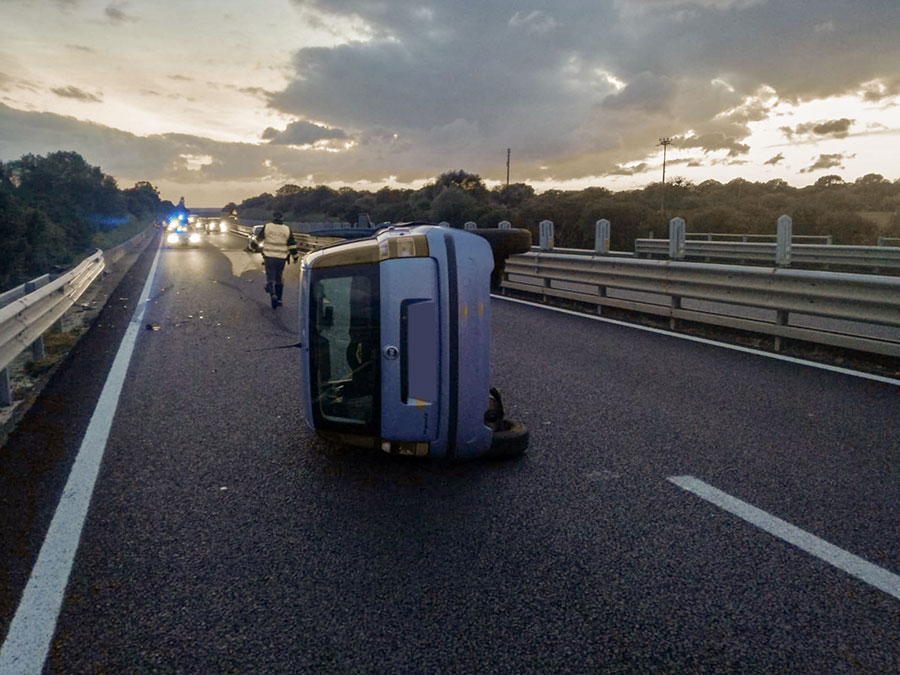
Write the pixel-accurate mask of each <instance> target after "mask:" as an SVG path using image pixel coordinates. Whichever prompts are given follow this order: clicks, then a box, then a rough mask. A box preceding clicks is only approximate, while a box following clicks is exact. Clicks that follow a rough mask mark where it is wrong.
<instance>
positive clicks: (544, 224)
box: [538, 220, 553, 251]
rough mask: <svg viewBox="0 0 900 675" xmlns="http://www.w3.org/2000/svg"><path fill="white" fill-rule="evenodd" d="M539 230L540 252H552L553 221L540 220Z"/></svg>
mask: <svg viewBox="0 0 900 675" xmlns="http://www.w3.org/2000/svg"><path fill="white" fill-rule="evenodd" d="M538 228H539V230H540V244H541V250H542V251H552V250H553V221H552V220H542V221H541V222H540V224H539V225H538Z"/></svg>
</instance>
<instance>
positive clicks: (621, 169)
mask: <svg viewBox="0 0 900 675" xmlns="http://www.w3.org/2000/svg"><path fill="white" fill-rule="evenodd" d="M649 169H650V166H649V165H648V164H647V162H641V163H639V164H636V165H634V166H617V167H616V168H614V169H611V170H609V171H607V172H606V175H607V176H634V175H635V174H639V173H646V172H647V171H648V170H649Z"/></svg>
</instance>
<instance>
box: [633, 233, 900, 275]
mask: <svg viewBox="0 0 900 675" xmlns="http://www.w3.org/2000/svg"><path fill="white" fill-rule="evenodd" d="M684 248H685V251H684V256H685V258H699V259H705V260H746V261H754V262H768V263H772V264H775V252H776V244H775V243H774V242H740V241H729V242H721V241H690V240H689V241H685V245H684ZM634 252H635V255H637V256H639V257H641V256H644V257H662V258H668V256H669V240H668V239H637V240H635V242H634ZM791 262H792V263H802V264H811V265H834V266H843V267H857V268H871V269H884V270H900V246H836V245H815V244H793V245H792V246H791Z"/></svg>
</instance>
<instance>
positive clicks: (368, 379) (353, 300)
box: [309, 264, 381, 434]
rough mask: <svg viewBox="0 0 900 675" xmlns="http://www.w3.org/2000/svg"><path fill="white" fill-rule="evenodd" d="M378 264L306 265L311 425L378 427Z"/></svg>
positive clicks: (367, 429)
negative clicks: (308, 269)
mask: <svg viewBox="0 0 900 675" xmlns="http://www.w3.org/2000/svg"><path fill="white" fill-rule="evenodd" d="M378 280H379V277H378V265H377V264H370V265H355V266H351V267H341V268H337V269H333V270H329V269H327V268H326V269H323V270H315V269H314V270H312V277H311V279H310V297H311V299H312V302H310V313H311V316H310V317H309V326H310V345H309V347H310V384H311V389H312V392H311V393H312V401H313V415H314V417H315V423H316V425H317V426H321V427H324V428H332V429H341V430H346V431H351V432H356V433H360V432H366V433H373V434H377V432H378V431H379V429H380V422H381V419H380V415H381V407H380V389H381V385H380V382H381V380H380V361H381V359H380V352H381V333H380V321H379V313H380V302H379V283H378Z"/></svg>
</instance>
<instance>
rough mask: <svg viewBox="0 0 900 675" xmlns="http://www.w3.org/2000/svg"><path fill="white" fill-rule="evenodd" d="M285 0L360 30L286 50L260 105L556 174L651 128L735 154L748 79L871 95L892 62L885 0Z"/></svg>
mask: <svg viewBox="0 0 900 675" xmlns="http://www.w3.org/2000/svg"><path fill="white" fill-rule="evenodd" d="M293 2H294V4H295V5H296V6H297V7H298V8H300V10H301V11H302V12H304V16H305V17H309V16H310V15H311V13H312V15H313V16H315V17H317V18H318V20H319V21H321V22H322V23H323V24H326V23H328V22H329V21H330V22H332V23H333V22H334V21H335V19H346V20H353V21H356V22H362V23H364V24H365V25H366V27H367V30H366V37H367V38H368V37H371V38H372V39H369V40H368V41H366V42H362V41H360V42H350V43H345V44H341V45H339V46H336V47H332V48H310V49H300V50H299V51H297V52H296V53H295V55H294V59H293V68H294V76H293V78H292V81H291V82H290V83H289V84H288V86H287V87H285V89H284V90H282V91H280V92H277V93H275V94H273V95H272V97H271V98H270V102H271V105H272V107H274V108H276V109H277V110H279V111H281V112H283V113H287V114H291V115H295V116H297V117H300V118H306V119H315V120H322V121H323V122H324V123H327V124H329V125H334V126H337V127H340V128H342V129H346V130H347V132H348V133H349V134H351V135H353V136H354V137H358V138H360V139H363V138H365V137H367V136H368V135H369V134H370V133H371V132H372V131H373V130H375V129H380V130H383V131H388V132H393V133H396V134H398V136H399V137H400V139H401V143H402V142H403V141H406V142H409V143H411V144H414V145H416V144H417V145H419V146H420V147H422V145H423V144H424V143H426V142H433V141H435V140H436V139H438V138H442V139H445V140H446V143H447V144H446V145H444V146H441V147H434V148H432V150H433V152H434V154H435V155H436V156H441V157H444V158H445V165H447V164H446V161H450V163H451V164H454V165H455V164H459V163H460V162H462V163H463V165H465V166H467V167H472V168H473V169H474V168H477V167H476V165H479V166H481V165H488V164H490V165H494V164H496V162H495V160H494V158H493V154H494V153H495V152H496V150H495V148H496V147H499V148H505V147H511V146H512V147H515V148H517V149H518V151H519V152H518V157H519V161H520V162H525V163H527V164H528V166H529V167H530V168H531V169H533V170H534V173H537V170H538V167H539V166H540V165H543V164H549V163H552V164H553V166H554V167H555V168H554V171H556V176H557V177H559V178H565V177H574V176H577V175H578V174H579V172H582V171H583V170H584V167H586V166H588V165H591V166H593V167H595V168H596V167H597V165H598V163H599V164H600V165H601V168H604V169H605V170H614V169H615V168H616V166H619V165H626V166H627V165H629V162H630V161H635V160H640V159H641V158H642V157H646V156H648V155H649V154H650V153H652V152H653V150H652V144H649V143H647V141H646V137H647V136H648V135H649V136H650V137H651V138H652V137H653V136H654V135H655V134H654V133H653V131H652V130H653V129H665V130H666V131H665V133H668V134H671V135H681V136H686V135H687V132H688V131H692V132H693V135H694V136H696V137H707V138H710V139H713V138H714V137H713V136H710V134H713V135H715V134H723V135H724V138H723V139H722V140H721V141H720V142H719V143H720V145H722V144H724V145H722V147H724V148H726V149H728V151H729V153H731V156H732V157H734V156H736V155H742V154H746V152H747V150H746V144H745V143H744V140H745V139H746V137H747V136H749V134H750V130H749V128H747V127H746V124H747V123H749V122H758V121H761V120H765V119H766V118H767V117H768V116H769V115H770V114H771V113H770V109H769V107H768V106H767V104H765V103H763V101H762V99H761V98H757V97H758V95H759V94H760V92H767V93H766V94H765V96H766V97H768V98H771V97H774V98H775V99H776V100H777V99H779V98H780V99H782V100H787V101H799V100H805V99H810V98H815V97H821V96H828V95H834V94H840V93H847V92H858V91H860V90H861V89H862V87H863V85H864V84H865V83H870V84H869V85H868V87H869V88H868V89H867V90H866V91H867V92H869V95H870V96H872V97H875V96H878V95H882V94H883V92H885V91H887V90H889V88H890V87H889V85H886V84H883V83H884V82H895V81H896V76H895V72H896V63H898V62H900V41H898V40H897V39H896V35H895V26H897V25H898V24H900V12H898V8H900V3H897V2H896V1H895V0H872V1H871V2H867V3H866V4H865V10H864V11H861V10H860V8H859V7H855V6H851V3H846V2H843V1H842V0H821V1H819V2H817V3H815V7H814V9H813V8H811V7H810V6H809V4H807V3H780V2H774V1H772V0H643V1H635V0H629V1H628V2H625V1H624V0H607V1H605V2H597V1H593V0H591V1H589V0H572V1H570V2H565V3H555V2H553V3H551V2H545V1H540V2H535V3H532V4H531V5H525V6H523V5H522V4H521V2H519V1H518V0H495V1H494V2H490V3H481V4H476V5H472V4H471V3H470V2H465V1H464V0H436V1H435V2H431V3H430V4H427V5H424V4H423V5H419V6H417V7H416V8H412V9H411V8H410V6H409V5H408V4H407V3H386V2H378V3H374V2H370V1H368V0H327V2H326V0H293ZM836 44H840V48H836V47H835V45H836ZM610 78H614V79H610ZM614 82H616V83H618V84H616V86H613V83H614ZM890 86H893V85H890ZM886 87H887V89H886ZM453 130H457V131H460V130H465V133H467V134H472V135H473V136H471V137H459V136H456V137H454V135H453V133H452V131H453ZM538 130H539V131H538ZM648 130H650V133H649V134H648V133H647V131H648ZM712 145H713V144H712V140H711V144H710V145H709V146H708V147H709V148H710V149H711V148H712ZM365 147H366V146H364V145H363V144H362V143H361V145H360V147H359V150H358V151H359V152H363V151H364V150H365ZM702 147H704V149H706V147H707V146H702ZM612 148H617V150H616V152H615V153H614V154H605V155H602V156H603V157H604V158H605V159H602V160H598V159H597V158H595V159H593V160H590V159H589V158H587V155H586V154H585V153H594V154H597V153H605V152H608V151H610V149H612ZM394 149H395V150H396V147H395V148H394ZM425 154H428V153H423V155H425ZM629 154H630V157H629V156H628V155H629ZM422 159H423V165H422V166H423V170H425V171H427V170H429V168H430V166H431V165H430V164H429V163H428V162H427V161H425V160H426V159H427V158H426V157H424V156H423V158H422ZM604 162H605V164H606V165H605V167H603V164H604ZM581 175H584V174H583V173H582V174H581Z"/></svg>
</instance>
